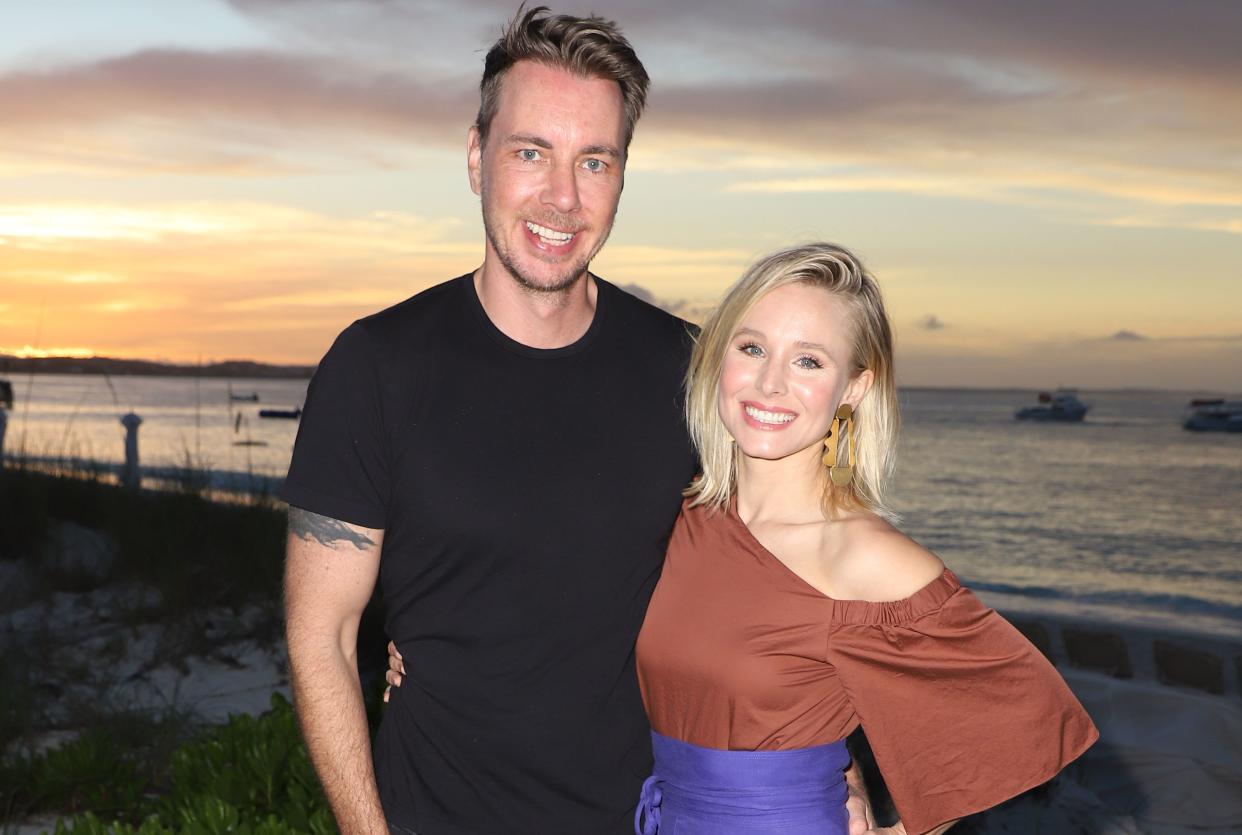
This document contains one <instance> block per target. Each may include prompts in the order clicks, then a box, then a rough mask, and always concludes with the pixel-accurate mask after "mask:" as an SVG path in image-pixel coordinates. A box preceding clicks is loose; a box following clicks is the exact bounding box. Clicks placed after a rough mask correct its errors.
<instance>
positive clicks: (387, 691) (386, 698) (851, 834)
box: [384, 684, 854, 835]
mask: <svg viewBox="0 0 1242 835" xmlns="http://www.w3.org/2000/svg"><path fill="white" fill-rule="evenodd" d="M391 692H392V685H391V684H390V685H388V686H387V687H385V688H384V704H388V694H389V693H391ZM850 835H854V833H852V832H851V833H850Z"/></svg>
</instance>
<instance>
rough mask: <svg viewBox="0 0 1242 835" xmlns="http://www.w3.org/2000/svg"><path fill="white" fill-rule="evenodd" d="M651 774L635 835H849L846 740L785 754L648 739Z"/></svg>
mask: <svg viewBox="0 0 1242 835" xmlns="http://www.w3.org/2000/svg"><path fill="white" fill-rule="evenodd" d="M651 745H652V749H653V750H654V753H655V768H654V769H652V774H651V776H650V777H648V778H647V781H646V782H645V783H643V793H642V796H641V797H640V798H639V801H638V810H637V811H636V812H635V814H634V831H635V832H637V833H638V835H657V833H658V834H659V835H760V833H780V835H847V833H848V831H849V830H848V827H847V823H848V817H847V815H846V812H845V798H846V787H845V769H846V768H848V767H849V764H850V755H849V753H848V752H847V751H846V750H845V741H844V740H841V741H839V742H833V743H831V744H829V745H817V746H815V747H814V748H797V749H794V750H791V751H721V750H718V749H716V748H701V747H699V746H698V745H691V744H690V743H688V742H681V741H680V740H676V739H671V738H669V737H667V736H663V735H661V734H658V733H656V732H655V731H652V732H651Z"/></svg>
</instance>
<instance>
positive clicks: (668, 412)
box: [281, 275, 695, 835]
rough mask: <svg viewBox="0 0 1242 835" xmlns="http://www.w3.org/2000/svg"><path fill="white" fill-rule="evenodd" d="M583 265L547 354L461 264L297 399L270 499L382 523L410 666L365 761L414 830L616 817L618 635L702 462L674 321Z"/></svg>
mask: <svg viewBox="0 0 1242 835" xmlns="http://www.w3.org/2000/svg"><path fill="white" fill-rule="evenodd" d="M596 281H597V284H598V287H599V293H598V299H597V305H596V309H595V315H594V318H593V320H592V323H591V326H590V328H589V329H588V330H587V332H586V333H585V334H584V335H583V336H582V338H581V339H579V340H578V341H577V342H575V343H573V344H572V345H568V346H566V347H564V348H556V349H549V350H542V349H535V348H529V347H527V346H525V345H522V344H520V343H518V342H515V341H514V340H512V339H510V338H509V337H507V336H505V335H504V334H503V333H502V332H501V331H500V330H499V329H498V328H496V326H495V325H494V324H492V322H491V320H490V319H488V317H487V315H486V313H485V312H484V310H483V307H482V305H481V304H480V302H479V299H478V296H477V295H476V293H475V290H474V284H473V281H472V279H471V276H469V275H465V276H462V277H461V278H458V279H455V280H452V281H449V282H446V283H444V284H440V285H438V286H435V287H432V288H430V289H429V290H426V291H425V292H423V293H420V294H418V295H417V296H414V297H413V298H411V299H409V300H407V301H405V302H403V303H401V304H399V305H396V306H395V307H392V308H389V309H388V310H385V311H383V312H381V313H378V314H376V315H374V316H370V317H368V318H365V319H362V320H360V321H358V322H355V323H354V324H353V325H351V326H350V327H349V328H347V329H346V330H345V331H344V332H343V333H342V334H341V335H340V337H338V339H337V341H336V343H335V344H334V345H333V346H332V349H331V350H330V351H329V352H328V354H327V356H325V357H324V359H323V361H322V363H321V364H320V366H319V369H318V370H317V372H316V373H315V377H314V379H313V381H312V382H311V385H310V389H309V392H308V394H307V402H306V406H305V412H304V413H303V416H302V425H301V427H300V429H299V432H298V439H297V443H296V446H295V448H294V455H293V462H292V464H291V465H290V468H289V475H288V478H287V479H286V481H285V486H284V489H283V490H282V492H281V496H282V498H284V499H285V500H286V501H288V502H289V504H291V505H295V506H297V507H300V508H304V509H306V510H309V511H311V512H314V513H318V514H322V515H324V516H329V517H332V518H336V519H341V520H344V521H347V522H352V523H354V524H358V525H363V526H366V527H372V528H383V529H384V545H383V552H382V557H381V560H380V580H379V583H380V588H381V591H382V593H383V597H384V600H385V604H386V608H387V620H386V627H387V631H388V634H389V635H390V636H391V637H392V639H393V640H394V641H395V642H396V644H397V646H398V648H399V649H400V650H401V653H402V654H403V655H404V656H405V667H406V670H407V676H406V679H405V682H404V684H403V686H402V687H400V688H394V689H393V694H392V701H391V703H390V704H389V706H388V709H387V712H386V714H385V716H384V721H383V724H382V725H381V727H380V730H379V734H378V736H377V738H376V740H375V746H374V755H375V770H376V777H377V779H378V781H379V786H380V795H381V799H382V801H383V805H384V811H385V813H386V814H387V816H388V818H389V820H390V821H392V822H393V823H395V824H397V825H400V826H403V827H407V828H410V829H413V830H415V831H417V832H419V833H421V835H502V833H503V834H504V835H508V834H509V833H536V832H538V833H564V835H571V834H572V835H586V834H587V833H618V834H619V833H628V832H629V831H631V826H632V823H631V821H630V820H629V815H630V813H631V812H632V810H633V807H634V804H635V801H636V799H637V794H638V790H639V787H640V785H641V781H642V779H643V778H644V777H645V776H646V774H647V773H648V771H649V769H650V765H651V761H650V757H651V752H650V743H649V737H648V726H647V722H646V718H645V716H644V715H643V709H642V702H641V699H640V696H639V692H638V685H637V680H636V677H635V673H634V642H635V639H636V638H637V635H638V629H639V627H640V626H641V623H642V618H643V614H644V612H645V611H646V608H647V602H648V600H649V599H650V596H651V592H652V589H653V587H654V585H655V582H656V579H657V577H658V575H659V571H660V566H661V563H662V560H663V558H664V548H665V545H666V543H667V541H668V537H669V533H670V531H671V529H672V525H673V521H674V519H675V518H676V515H677V511H678V508H679V506H680V500H681V497H680V493H681V490H682V488H684V487H685V486H686V484H688V483H689V480H690V478H691V476H692V475H693V474H694V471H695V459H694V455H693V451H692V448H691V445H690V442H689V439H688V437H687V434H686V431H685V427H684V423H683V419H682V413H681V403H682V394H681V385H682V378H683V375H684V372H685V368H686V362H687V359H688V356H689V347H690V343H691V339H690V335H689V326H688V325H687V324H686V323H685V322H683V321H681V320H679V319H677V318H676V317H674V316H671V315H669V314H667V313H665V312H663V311H661V310H659V309H658V308H655V307H653V306H651V305H649V304H647V303H645V302H643V301H640V300H639V299H636V298H634V297H633V296H631V295H629V294H627V293H624V292H622V291H621V290H618V289H617V288H616V287H614V286H612V285H611V284H608V283H607V282H605V281H602V280H599V279H597V280H596ZM342 559H348V555H347V554H343V555H342Z"/></svg>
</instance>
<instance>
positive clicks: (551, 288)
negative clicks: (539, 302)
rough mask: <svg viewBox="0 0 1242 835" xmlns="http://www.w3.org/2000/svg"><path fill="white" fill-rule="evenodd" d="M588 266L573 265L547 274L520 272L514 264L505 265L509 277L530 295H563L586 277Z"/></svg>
mask: <svg viewBox="0 0 1242 835" xmlns="http://www.w3.org/2000/svg"><path fill="white" fill-rule="evenodd" d="M587 267H588V264H575V265H573V266H572V267H570V268H569V269H566V270H564V271H557V272H554V273H550V274H549V273H548V272H543V271H534V270H522V269H519V268H518V267H517V265H516V264H505V269H506V271H507V272H508V273H509V276H510V277H511V278H512V279H513V280H514V281H516V282H517V283H518V284H519V285H520V286H521V287H522V289H524V290H527V291H528V292H531V293H546V294H555V293H564V292H565V291H566V290H569V289H571V288H572V287H573V286H574V285H575V284H577V283H578V281H579V280H581V279H582V277H583V276H584V275H586V272H587Z"/></svg>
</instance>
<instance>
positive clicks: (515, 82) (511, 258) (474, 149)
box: [468, 61, 625, 293]
mask: <svg viewBox="0 0 1242 835" xmlns="http://www.w3.org/2000/svg"><path fill="white" fill-rule="evenodd" d="M624 113H625V111H624V106H623V103H622V99H621V88H620V87H619V86H618V85H617V83H616V82H615V81H609V80H607V79H602V78H580V77H578V76H575V75H571V74H570V73H568V72H566V71H564V70H561V69H554V68H552V67H548V66H545V65H543V64H538V63H534V62H531V61H520V62H518V63H517V64H515V65H514V66H513V67H511V68H510V69H509V71H508V73H507V74H506V75H505V76H504V80H503V81H502V82H501V89H500V97H499V106H498V107H497V109H496V115H495V117H494V118H493V119H492V124H491V128H490V130H489V133H488V138H487V145H486V147H483V146H481V145H480V144H479V135H478V131H477V130H475V129H474V128H471V130H470V137H469V143H468V154H469V166H470V187H471V188H472V189H473V190H474V192H475V194H478V195H479V196H480V197H481V198H482V201H483V226H484V229H485V230H486V231H487V253H486V256H485V258H484V261H483V269H484V272H485V273H486V272H488V271H489V270H494V269H496V268H497V267H503V268H504V269H505V270H506V271H507V272H508V273H509V275H510V276H511V277H512V278H513V279H514V280H515V281H516V282H517V283H518V284H520V285H522V286H523V287H525V288H526V289H528V290H532V291H535V292H543V293H555V292H559V291H562V290H565V289H567V288H569V287H570V286H572V285H573V284H574V282H575V281H577V280H578V279H579V278H580V277H581V276H582V275H583V274H584V273H585V272H586V269H587V266H588V265H589V264H590V263H591V259H592V258H593V257H595V253H597V252H599V250H600V247H602V246H603V245H604V241H606V240H607V239H608V233H609V231H610V230H611V229H612V221H613V218H614V217H615V216H616V213H617V201H618V200H619V199H620V197H621V187H622V185H623V184H624V173H625V146H624V143H625V134H624V120H625V116H624Z"/></svg>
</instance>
